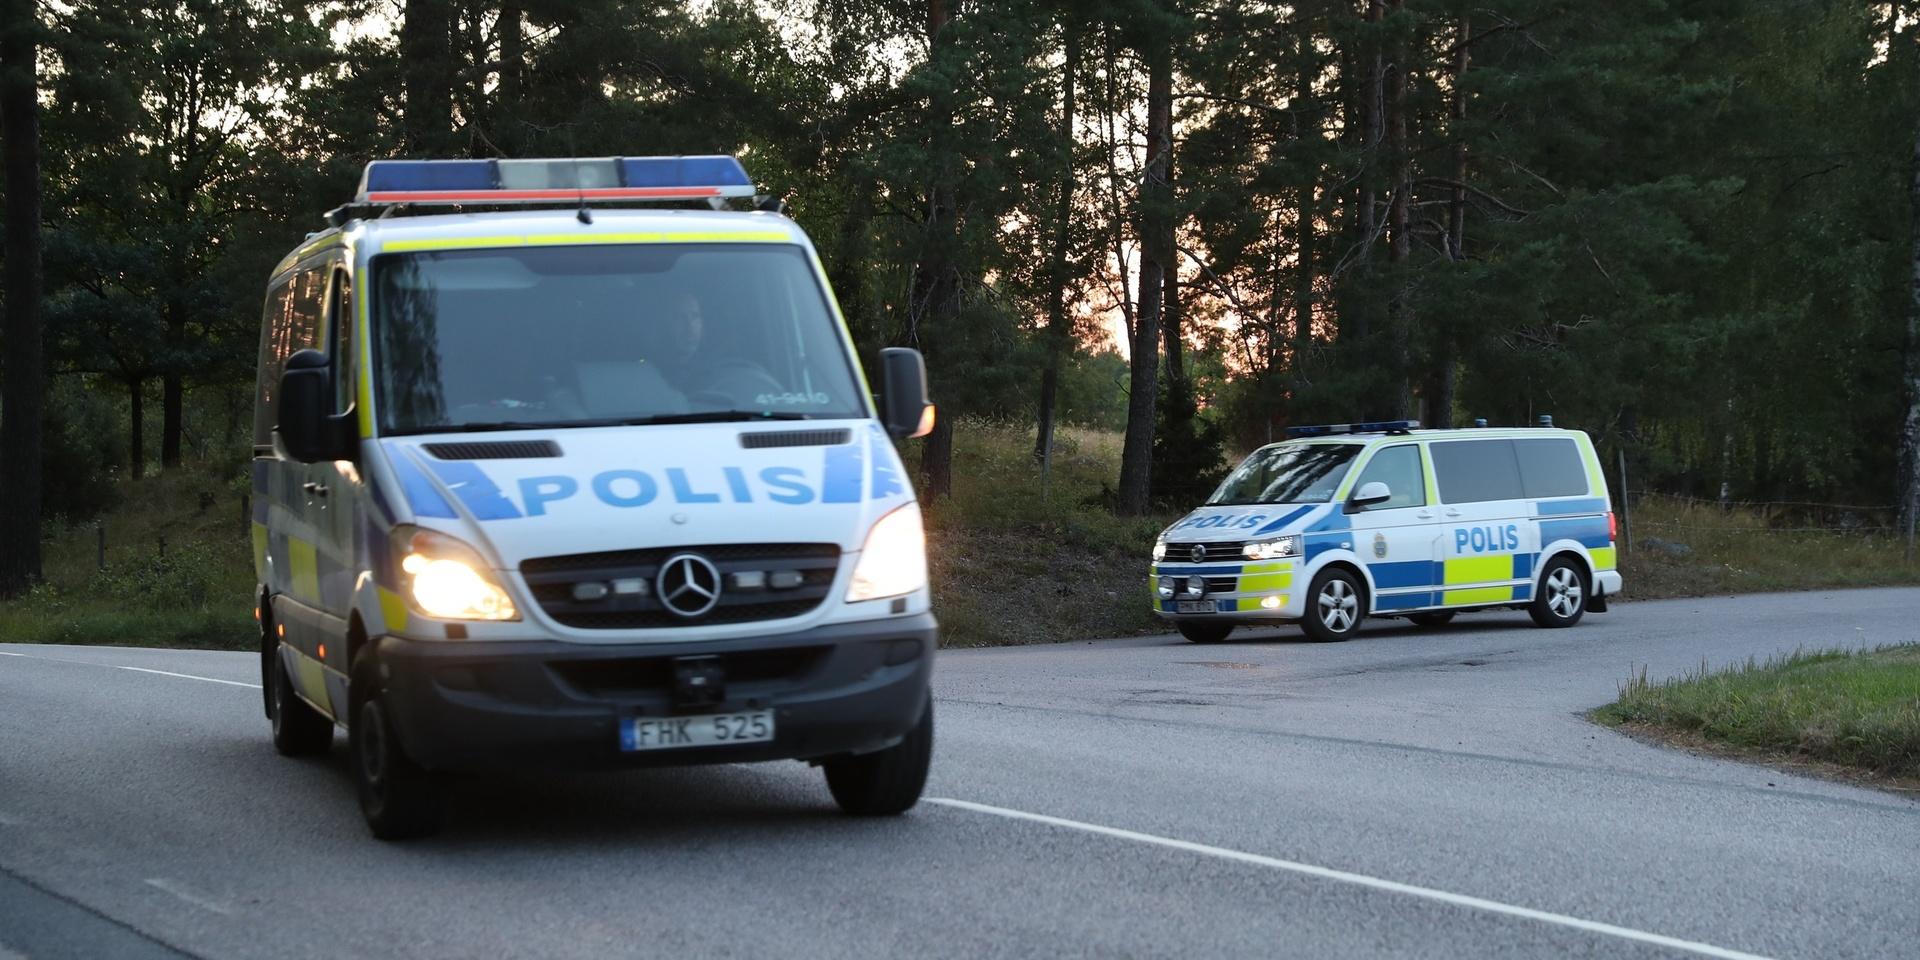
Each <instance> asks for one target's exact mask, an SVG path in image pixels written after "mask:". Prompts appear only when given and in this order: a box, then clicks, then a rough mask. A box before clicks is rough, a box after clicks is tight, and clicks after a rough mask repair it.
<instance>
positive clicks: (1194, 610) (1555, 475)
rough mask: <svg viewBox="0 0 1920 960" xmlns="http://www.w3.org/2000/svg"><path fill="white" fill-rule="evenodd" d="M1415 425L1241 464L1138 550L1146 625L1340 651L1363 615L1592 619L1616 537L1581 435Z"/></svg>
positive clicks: (1305, 434)
mask: <svg viewBox="0 0 1920 960" xmlns="http://www.w3.org/2000/svg"><path fill="white" fill-rule="evenodd" d="M1419 426H1420V425H1419V423H1418V422H1416V421H1390V422H1379V423H1359V424H1340V425H1334V426H1324V427H1301V428H1296V429H1294V430H1292V431H1290V437H1289V439H1287V440H1286V441H1283V442H1280V443H1275V444H1270V445H1268V446H1265V447H1261V448H1260V449H1259V450H1256V451H1254V452H1253V453H1252V454H1251V455H1250V456H1248V457H1247V458H1246V459H1245V460H1244V461H1242V462H1241V463H1240V465H1239V466H1237V467H1235V468H1234V470H1233V472H1232V473H1230V474H1228V476H1227V478H1226V480H1224V481H1223V482H1222V483H1221V484H1220V487H1219V489H1217V490H1215V491H1214V493H1213V496H1212V497H1211V498H1209V499H1208V500H1207V502H1206V504H1205V505H1204V506H1201V507H1200V508H1199V509H1197V510H1194V511H1193V512H1192V513H1189V514H1187V515H1186V516H1185V517H1182V518H1181V519H1180V520H1179V521H1178V522H1176V523H1174V524H1173V525H1172V526H1170V527H1168V528H1167V529H1166V530H1165V531H1163V532H1162V533H1161V534H1160V537H1159V539H1158V540H1157V542H1155V543H1154V545H1153V565H1152V567H1151V568H1150V574H1149V579H1148V588H1149V590H1150V591H1151V594H1152V602H1153V607H1154V612H1155V613H1157V614H1158V615H1159V616H1160V617H1161V618H1163V619H1165V620H1167V621H1169V622H1171V623H1172V624H1173V625H1174V627H1175V628H1176V629H1178V630H1179V631H1180V633H1181V634H1182V635H1184V636H1185V637H1186V638H1187V639H1188V640H1191V641H1193V642H1195V643H1217V642H1220V641H1222V640H1225V639H1226V638H1227V636H1228V635H1229V634H1230V633H1231V632H1232V630H1233V628H1234V627H1236V626H1240V625H1263V624H1272V623H1298V624H1299V625H1300V627H1301V629H1302V630H1303V631H1304V632H1305V633H1306V634H1307V636H1308V637H1311V638H1313V639H1315V640H1345V639H1348V638H1349V637H1352V636H1353V635H1354V633H1355V632H1357V631H1358V630H1359V629H1360V624H1361V622H1362V621H1363V620H1364V619H1365V618H1367V617H1369V616H1375V617H1379V616H1388V617H1404V618H1406V619H1408V620H1410V621H1412V622H1414V623H1416V624H1420V625H1422V626H1438V625H1442V624H1445V623H1447V622H1449V621H1451V620H1452V619H1453V617H1454V616H1455V615H1456V614H1459V613H1466V612H1472V611H1476V610H1489V609H1502V608H1518V609H1525V610H1526V611H1527V612H1528V613H1530V614H1531V615H1532V616H1533V620H1534V622H1535V623H1537V624H1539V625H1540V626H1543V627H1570V626H1572V625H1574V624H1576V623H1578V622H1580V619H1581V617H1583V616H1584V615H1585V614H1586V613H1587V611H1589V610H1591V611H1593V612H1595V613H1601V612H1605V611H1606V609H1607V598H1608V597H1610V596H1615V595H1617V594H1619V592H1620V588H1621V583H1622V581H1621V578H1620V572H1619V570H1618V568H1617V564H1616V559H1617V555H1616V553H1615V547H1614V541H1615V538H1616V535H1617V528H1616V526H1615V521H1614V515H1613V508H1612V505H1611V502H1610V501H1609V499H1608V493H1607V481H1606V477H1605V476H1604V475H1603V474H1602V473H1601V470H1600V459H1599V457H1598V456H1597V455H1596V454H1595V453H1594V449H1593V442H1592V440H1591V439H1590V438H1588V436H1587V435H1586V434H1585V433H1582V432H1580V431H1577V430H1563V429H1556V428H1554V427H1553V426H1552V419H1551V418H1550V417H1542V418H1541V424H1540V426H1537V427H1522V428H1486V427H1484V426H1477V427H1474V428H1467V429H1459V430H1421V429H1419Z"/></svg>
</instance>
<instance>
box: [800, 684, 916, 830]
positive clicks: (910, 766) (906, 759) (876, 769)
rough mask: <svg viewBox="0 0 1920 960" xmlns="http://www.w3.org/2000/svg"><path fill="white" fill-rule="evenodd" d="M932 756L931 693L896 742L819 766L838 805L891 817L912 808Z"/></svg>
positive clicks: (852, 811) (856, 812)
mask: <svg viewBox="0 0 1920 960" xmlns="http://www.w3.org/2000/svg"><path fill="white" fill-rule="evenodd" d="M932 760H933V697H932V695H931V694H929V695H928V697H927V707H926V710H925V711H924V712H922V713H921V714H920V722H919V723H916V724H914V726H913V729H912V730H909V731H907V736H906V738H905V739H903V740H901V741H900V742H899V743H896V744H894V745H893V746H891V747H888V748H887V749H885V750H879V751H876V752H874V753H867V754H862V755H860V756H857V757H845V758H842V759H839V760H829V761H827V762H826V763H824V764H822V765H821V766H822V767H823V768H825V770H826V774H827V789H828V790H830V791H832V793H833V800H834V802H835V803H838V804H839V805H840V809H841V810H843V811H845V812H847V813H850V814H853V815H854V816H857V817H890V816H894V815H896V814H901V813H905V812H907V811H908V810H911V809H913V805H914V804H916V803H919V802H920V791H921V790H923V789H925V788H926V785H927V767H928V766H929V765H930V764H931V762H932Z"/></svg>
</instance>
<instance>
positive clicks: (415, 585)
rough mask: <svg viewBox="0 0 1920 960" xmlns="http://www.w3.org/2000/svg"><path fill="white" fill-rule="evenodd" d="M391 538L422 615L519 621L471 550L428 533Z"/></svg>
mask: <svg viewBox="0 0 1920 960" xmlns="http://www.w3.org/2000/svg"><path fill="white" fill-rule="evenodd" d="M395 539H396V541H397V542H398V549H397V550H396V552H397V553H399V554H400V572H401V573H402V574H404V579H405V581H406V582H405V584H404V586H405V590H406V593H407V595H408V596H409V597H410V598H411V599H412V600H413V605H414V607H415V608H417V609H418V610H419V611H420V612H421V613H424V614H426V615H427V616H429V617H438V618H440V619H443V620H517V619H519V617H520V612H519V611H518V610H515V609H514V607H513V598H512V597H509V596H507V591H506V589H505V588H503V587H501V586H500V583H499V581H497V580H495V579H494V578H493V575H492V573H491V572H490V571H489V570H488V569H487V567H486V564H485V563H483V562H481V560H480V555H479V553H478V552H477V551H475V550H474V549H473V548H472V547H470V546H467V545H466V544H464V543H461V542H460V541H458V540H455V539H454V538H452V537H449V536H445V535H443V534H438V533H432V532H430V531H426V530H405V531H402V532H401V535H400V536H396V538H395Z"/></svg>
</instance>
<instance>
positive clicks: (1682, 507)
mask: <svg viewBox="0 0 1920 960" xmlns="http://www.w3.org/2000/svg"><path fill="white" fill-rule="evenodd" d="M1629 520H1630V522H1631V524H1632V526H1633V533H1634V538H1635V543H1634V545H1633V548H1632V549H1631V550H1629V549H1625V548H1626V544H1624V543H1623V544H1621V547H1622V550H1621V552H1620V573H1621V576H1623V577H1625V578H1626V581H1627V592H1626V596H1627V599H1630V600H1632V599H1641V600H1652V599H1659V598H1663V597H1703V596H1727V595H1731V594H1738V593H1764V592H1768V591H1777V590H1820V589H1826V588H1832V587H1887V586H1910V585H1914V584H1920V562H1908V561H1907V560H1906V559H1905V545H1904V544H1903V543H1902V542H1901V541H1900V538H1898V537H1895V536H1892V535H1890V534H1887V533H1884V532H1861V531H1849V530H1842V529H1835V530H1809V529H1805V528H1804V527H1800V526H1798V522H1797V521H1794V520H1791V519H1785V520H1784V521H1783V518H1778V517H1770V516H1769V515H1768V514H1767V513H1766V512H1765V511H1763V510H1758V509H1735V510H1721V509H1720V508H1719V507H1718V506H1715V505H1713V504H1709V503H1701V502H1699V501H1693V500H1681V499H1677V498H1670V497H1657V496H1648V497H1642V498H1641V499H1640V500H1639V501H1637V502H1635V503H1634V504H1633V509H1632V510H1631V511H1630V513H1629ZM1783 525H1784V526H1785V527H1786V528H1785V529H1782V526H1783Z"/></svg>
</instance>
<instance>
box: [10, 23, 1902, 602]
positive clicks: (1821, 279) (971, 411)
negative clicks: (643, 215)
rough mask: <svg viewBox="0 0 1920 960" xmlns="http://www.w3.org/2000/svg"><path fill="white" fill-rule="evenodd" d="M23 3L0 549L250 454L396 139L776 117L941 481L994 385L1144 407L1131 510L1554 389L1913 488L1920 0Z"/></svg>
mask: <svg viewBox="0 0 1920 960" xmlns="http://www.w3.org/2000/svg"><path fill="white" fill-rule="evenodd" d="M3 6H4V11H5V12H4V14H3V15H0V30H4V37H0V153H4V157H5V170H6V178H5V183H4V191H5V210H6V244H5V248H4V258H5V263H4V274H3V275H4V281H5V290H4V309H5V312H6V319H5V327H4V330H3V331H0V377H3V378H4V382H3V383H0V503H4V504H5V510H4V514H5V516H4V518H3V519H0V595H5V594H8V593H12V592H17V591H19V590H21V589H23V588H24V587H25V586H26V585H28V584H30V583H31V582H33V581H34V580H35V579H37V578H38V576H39V553H38V551H39V548H38V543H39V541H40V538H41V536H42V531H43V524H46V523H52V522H56V521H57V522H61V523H73V522H79V521H84V520H85V519H86V518H88V517H90V516H93V515H95V514H97V513H99V512H101V511H103V510H105V509H107V508H108V507H109V506H111V505H112V504H113V503H114V502H115V500H116V498H121V497H125V496H127V490H129V489H130V487H129V483H130V482H133V481H141V480H148V479H151V478H153V477H154V476H155V475H156V474H160V473H163V472H167V471H174V470H178V469H181V468H183V467H188V466H193V465H199V466H204V467H207V468H208V469H211V470H215V471H219V472H221V473H222V474H223V475H224V474H231V475H233V476H239V475H240V473H241V471H242V467H243V464H244V462H245V461H246V459H247V458H248V457H249V456H250V449H251V448H250V439H249V429H250V424H251V417H252V411H251V407H250V403H251V392H250V391H251V384H252V380H253V375H254V371H253V364H254V359H255V352H256V346H257V343H258V338H259V318H260V315H261V295H262V291H263V287H264V284H265V281H266V278H267V275H268V272H269V271H270V270H271V268H272V266H273V264H274V263H275V262H276V261H277V260H278V259H279V258H280V257H281V256H282V255H283V254H284V253H286V252H287V251H288V250H290V249H292V248H293V247H295V246H296V245H298V244H299V243H301V241H302V239H303V238H304V237H305V236H306V235H307V234H308V233H309V232H311V231H315V230H319V229H322V227H323V225H324V223H323V219H322V215H323V213H324V212H325V211H327V210H328V209H330V208H333V207H335V206H338V205H340V204H342V203H344V202H346V201H347V200H348V199H349V198H350V197H351V195H352V193H353V190H354V188H355V185H356V184H357V182H358V179H359V176H360V172H361V170H362V168H363V167H364V165H365V164H366V163H367V162H368V161H369V160H373V159H378V158H388V157H552V156H558V157H565V156H580V157H587V156H609V155H659V154H709V153H725V154H733V155H737V156H739V157H740V158H741V160H742V162H743V163H744V164H745V165H746V167H747V169H748V170H749V171H750V172H751V174H752V175H753V176H754V177H755V178H756V180H757V181H758V183H759V185H760V186H761V188H763V189H764V190H765V191H766V192H767V193H770V194H773V195H776V196H778V197H781V198H784V199H785V201H786V203H787V204H788V207H789V210H790V215H791V216H792V217H793V218H794V219H795V220H796V221H797V222H798V223H800V224H801V225H802V226H803V227H804V228H805V229H806V230H807V232H808V233H809V234H810V235H811V237H812V238H813V240H814V242H815V244H816V245H817V246H818V248H819V253H820V256H821V259H822V261H823V263H824V264H825V266H826V269H827V271H828V274H829V276H830V278H831V281H832V284H833V287H834V290H835V292H836V293H837V296H838V300H839V303H840V305H841V307H842V310H843V312H844V314H845V320H846V323H847V325H848V327H849V329H850V330H851V332H852V335H853V337H854V338H855V341H856V342H857V343H858V345H859V346H860V349H861V352H862V355H863V357H864V358H865V359H866V360H867V361H868V362H869V364H871V362H872V360H873V357H874V356H875V355H876V354H877V351H878V350H879V349H880V348H882V347H886V346H891V345H910V346H915V347H918V348H919V349H920V350H921V351H923V353H924V354H925V356H926V358H927V363H928V368H929V371H930V375H931V378H932V390H931V392H932V395H933V398H934V400H935V401H936V402H937V403H938V404H939V406H940V409H941V411H942V414H943V415H942V417H941V418H940V420H939V427H938V428H937V429H936V430H935V432H934V433H933V434H932V435H931V436H930V437H928V438H926V439H925V440H923V441H909V442H910V443H912V444H914V445H916V446H920V449H919V450H917V451H915V456H914V457H913V460H914V462H915V463H917V464H918V466H919V470H920V472H921V476H920V478H919V480H918V485H919V490H920V493H921V495H922V497H923V498H926V499H928V500H929V501H933V500H937V499H938V498H940V497H942V496H943V495H945V494H946V493H947V491H948V490H949V489H950V487H951V484H952V482H953V457H952V450H953V444H954V432H955V430H956V429H958V430H965V429H967V426H966V425H967V424H968V423H970V422H975V421H977V420H988V421H994V422H999V423H1012V424H1021V425H1025V426H1026V427H1027V429H1028V430H1029V433H1030V436H1031V438H1032V443H1033V449H1034V455H1035V457H1036V458H1037V459H1041V460H1044V459H1046V458H1047V457H1048V455H1049V452H1050V450H1051V448H1052V443H1053V437H1054V435H1055V432H1056V430H1057V429H1058V427H1059V426H1060V425H1067V424H1071V425H1076V426H1086V427H1097V428H1103V429H1107V430H1112V431H1123V432H1124V440H1123V444H1122V452H1121V455H1120V457H1119V458H1118V461H1119V462H1118V470H1117V473H1116V475H1115V476H1113V477H1112V479H1111V487H1110V488H1109V489H1107V490H1106V492H1105V493H1104V494H1103V499H1102V501H1101V502H1100V504H1098V505H1099V506H1100V507H1102V508H1104V509H1107V510H1111V511H1113V512H1115V513H1118V514H1122V515H1135V514H1141V513H1146V512H1148V511H1150V510H1154V509H1156V508H1164V507H1165V506H1166V505H1178V506H1181V507H1182V508H1184V506H1187V505H1191V504H1192V503H1195V502H1197V501H1198V500H1199V499H1200V498H1202V497H1204V496H1205V494H1206V492H1207V491H1208V490H1209V489H1210V488H1211V487H1212V485H1213V484H1214V483H1215V482H1217V480H1218V478H1219V476H1220V475H1221V473H1222V472H1223V471H1224V469H1225V467H1226V466H1227V465H1228V461H1229V460H1230V459H1231V458H1233V457H1235V456H1238V455H1239V454H1242V453H1244V452H1246V451H1248V450H1250V449H1252V448H1253V447H1255V446H1257V445H1259V444H1262V443H1265V442H1268V441H1269V440H1272V439H1278V438H1280V437H1281V436H1283V435H1284V432H1285V429H1286V428H1287V427H1288V426H1289V425H1298V424H1309V423H1328V422H1333V423H1339V422H1348V421H1356V420H1371V419H1400V418H1412V419H1418V420H1420V421H1422V422H1423V423H1424V424H1425V425H1427V426H1442V427H1444V426H1456V425H1464V424H1468V423H1471V422H1472V421H1473V420H1475V419H1480V418H1484V419H1486V420H1488V421H1490V422H1491V423H1494V424H1519V423H1532V422H1535V420H1536V418H1538V417H1539V416H1541V415H1550V416H1552V417H1553V418H1554V421H1555V423H1556V424H1557V425H1560V426H1568V427H1575V428H1578V429H1583V430H1586V431H1588V432H1589V433H1591V434H1592V435H1593V436H1594V438H1595V440H1596V441H1597V442H1598V443H1599V445H1600V446H1601V448H1602V450H1603V456H1604V458H1605V459H1606V462H1607V463H1608V464H1609V467H1610V468H1612V467H1614V466H1616V465H1618V466H1619V467H1621V468H1623V469H1624V470H1625V471H1626V472H1627V475H1628V476H1629V477H1630V478H1631V480H1630V481H1629V483H1630V485H1631V488H1632V489H1634V490H1636V491H1638V490H1651V491H1660V492H1665V493H1672V494H1682V495H1688V496H1695V497H1702V498H1708V499H1718V500H1738V501H1786V500H1794V501H1815V502H1821V503H1844V504H1856V505H1864V508H1865V509H1866V510H1868V511H1872V512H1873V513H1872V515H1873V516H1884V517H1885V519H1884V521H1881V522H1884V523H1886V524H1894V523H1896V522H1897V523H1898V524H1899V525H1900V526H1901V527H1903V528H1904V529H1905V530H1909V531H1910V530H1912V529H1913V525H1914V519H1915V518H1914V510H1915V504H1916V501H1920V476H1917V475H1916V470H1915V468H1914V463H1915V460H1916V457H1920V396H1917V395H1916V394H1920V32H1916V26H1920V20H1917V17H1920V14H1917V13H1916V11H1914V10H1913V9H1912V8H1911V7H1910V5H1909V4H1908V3H1907V0H1896V2H1892V3H1862V2H1852V3H1848V2H1828V0H1609V2H1605V3H1591V2H1582V0H1471V2H1468V0H1298V2H1294V3H1262V2H1249V0H1104V2H1092V0H1089V2H1077V0H1000V2H996V3H979V2H971V0H686V2H673V0H518V2H508V0H161V2H153V3H143V4H128V3H124V2H121V0H4V5H3ZM1616 482H1618V481H1617V479H1616ZM131 489H137V484H135V485H134V487H132V488H131Z"/></svg>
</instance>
